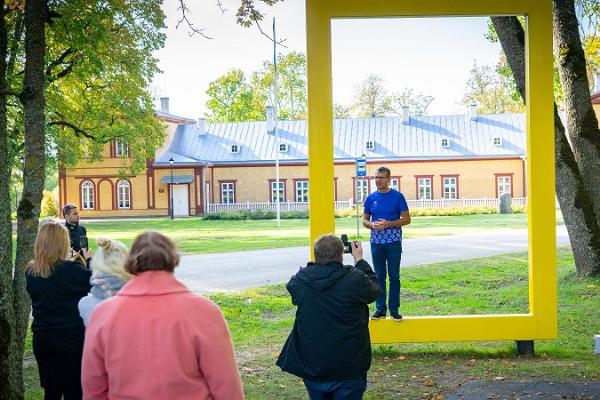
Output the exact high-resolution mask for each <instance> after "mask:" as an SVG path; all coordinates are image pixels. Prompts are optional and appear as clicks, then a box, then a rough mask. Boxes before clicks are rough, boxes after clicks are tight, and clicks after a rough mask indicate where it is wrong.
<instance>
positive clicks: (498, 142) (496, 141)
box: [494, 137, 502, 146]
mask: <svg viewBox="0 0 600 400" xmlns="http://www.w3.org/2000/svg"><path fill="white" fill-rule="evenodd" d="M494 146H502V138H501V137H495V138H494Z"/></svg>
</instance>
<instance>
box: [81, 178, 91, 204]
mask: <svg viewBox="0 0 600 400" xmlns="http://www.w3.org/2000/svg"><path fill="white" fill-rule="evenodd" d="M81 209H82V210H93V209H94V184H93V183H92V181H84V182H83V183H82V184H81Z"/></svg>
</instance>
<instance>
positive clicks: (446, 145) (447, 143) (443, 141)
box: [442, 138, 450, 147]
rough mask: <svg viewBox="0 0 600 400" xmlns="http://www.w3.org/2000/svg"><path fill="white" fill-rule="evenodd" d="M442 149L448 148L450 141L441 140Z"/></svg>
mask: <svg viewBox="0 0 600 400" xmlns="http://www.w3.org/2000/svg"><path fill="white" fill-rule="evenodd" d="M442 147H450V140H448V139H445V138H444V139H442Z"/></svg>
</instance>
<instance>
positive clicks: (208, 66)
mask: <svg viewBox="0 0 600 400" xmlns="http://www.w3.org/2000/svg"><path fill="white" fill-rule="evenodd" d="M222 3H223V5H224V8H225V9H226V12H225V13H222V12H221V10H220V9H219V7H218V6H217V3H216V1H215V0H210V1H208V0H188V1H187V5H188V8H189V9H190V11H189V14H188V17H189V18H190V20H192V21H193V22H194V24H195V25H196V26H198V27H202V28H204V33H205V34H206V35H208V36H210V37H212V38H213V39H205V38H203V37H201V36H199V35H194V36H192V37H190V36H189V29H188V27H187V26H186V25H185V24H181V25H180V26H179V28H176V25H177V21H178V19H179V18H180V15H181V14H180V12H179V11H178V10H177V7H178V5H179V1H176V0H166V1H165V3H164V5H163V10H164V12H165V14H166V15H167V21H166V23H167V29H166V31H165V33H166V35H167V39H166V43H165V47H164V48H163V49H161V50H159V51H157V52H156V53H155V57H157V59H158V60H159V67H160V69H161V71H162V73H161V74H159V75H157V76H156V77H155V80H154V82H153V83H152V93H153V95H154V96H155V97H156V105H157V108H159V106H158V104H159V102H158V98H159V97H169V99H170V100H169V101H170V112H171V113H172V114H176V115H181V116H185V117H189V118H199V117H202V116H203V114H204V112H205V111H206V107H205V103H206V101H207V100H208V96H207V95H206V90H207V89H208V84H209V83H210V82H211V81H213V80H215V79H217V78H218V77H219V76H221V75H224V74H226V73H227V72H228V71H229V70H231V69H233V68H239V69H242V70H243V71H244V72H245V73H246V75H247V76H249V75H250V74H251V73H252V72H253V71H255V70H257V69H259V68H260V67H261V65H262V62H263V61H265V60H272V58H273V45H272V42H271V41H270V40H269V39H267V38H266V37H265V36H263V35H262V34H261V33H260V31H259V30H258V29H257V28H256V27H252V28H243V27H241V26H239V25H237V24H236V22H235V11H236V8H237V6H239V0H223V1H222ZM262 10H263V11H264V12H265V14H266V16H265V22H264V23H263V24H262V25H263V29H264V30H266V31H268V32H269V33H270V30H271V24H272V18H273V17H275V18H276V24H277V36H278V38H280V39H285V41H284V45H285V46H287V47H285V48H284V47H279V49H278V51H279V52H282V53H287V52H290V51H300V52H303V53H306V27H305V9H304V0H286V1H284V2H283V3H278V4H276V5H275V6H273V7H264V8H263V9H262ZM487 21H488V18H483V17H481V18H479V17H477V18H476V17H462V18H387V19H339V20H334V21H332V60H333V71H332V74H333V98H334V101H335V102H337V103H340V104H344V105H350V104H351V103H352V102H353V100H354V94H355V90H356V87H357V85H358V84H359V83H360V82H361V81H362V80H364V79H365V78H367V77H368V76H369V75H370V74H376V75H380V76H381V77H382V78H383V79H384V81H385V83H386V89H387V90H388V91H389V92H400V91H402V90H403V89H404V88H411V89H413V90H414V91H416V92H420V93H423V94H425V95H430V96H433V97H434V101H433V102H432V103H431V105H430V106H429V109H428V114H431V115H447V114H466V113H467V110H466V108H465V107H464V106H462V105H460V104H459V103H460V100H461V99H462V97H463V95H464V92H465V89H466V82H467V79H468V77H469V71H470V70H471V68H472V67H473V63H474V62H475V61H476V62H477V64H478V65H482V64H496V63H497V62H498V59H499V54H500V50H501V49H500V45H499V44H498V43H490V42H489V41H487V40H486V39H485V38H484V34H485V33H486V32H487Z"/></svg>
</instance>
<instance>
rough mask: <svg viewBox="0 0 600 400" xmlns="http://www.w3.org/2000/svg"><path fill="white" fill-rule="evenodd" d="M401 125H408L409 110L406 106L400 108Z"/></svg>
mask: <svg viewBox="0 0 600 400" xmlns="http://www.w3.org/2000/svg"><path fill="white" fill-rule="evenodd" d="M402 123H403V124H406V125H408V124H410V110H409V108H408V106H402Z"/></svg>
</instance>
